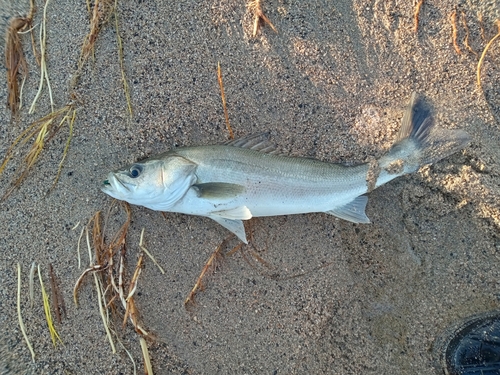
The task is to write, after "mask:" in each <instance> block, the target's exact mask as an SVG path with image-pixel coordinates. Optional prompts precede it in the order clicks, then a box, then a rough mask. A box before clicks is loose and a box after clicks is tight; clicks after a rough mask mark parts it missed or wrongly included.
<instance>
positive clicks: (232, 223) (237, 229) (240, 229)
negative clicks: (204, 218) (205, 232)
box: [208, 215, 248, 244]
mask: <svg viewBox="0 0 500 375" xmlns="http://www.w3.org/2000/svg"><path fill="white" fill-rule="evenodd" d="M208 217H209V218H210V219H212V220H214V221H216V222H217V223H219V224H220V225H222V226H223V227H224V228H226V229H227V230H228V231H230V232H232V233H234V234H235V235H236V236H237V237H238V238H239V239H240V240H241V241H243V242H244V243H246V244H248V241H247V235H246V233H245V226H244V225H243V221H241V220H231V219H226V218H224V217H222V216H217V215H209V216H208Z"/></svg>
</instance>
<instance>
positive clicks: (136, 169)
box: [129, 164, 142, 178]
mask: <svg viewBox="0 0 500 375" xmlns="http://www.w3.org/2000/svg"><path fill="white" fill-rule="evenodd" d="M141 172H142V166H140V165H139V164H134V165H133V166H131V167H130V171H129V175H130V177H132V178H136V177H139V175H140V174H141Z"/></svg>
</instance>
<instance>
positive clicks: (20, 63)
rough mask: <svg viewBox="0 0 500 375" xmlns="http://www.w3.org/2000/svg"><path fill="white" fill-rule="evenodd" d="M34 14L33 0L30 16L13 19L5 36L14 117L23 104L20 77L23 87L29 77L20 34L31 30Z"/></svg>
mask: <svg viewBox="0 0 500 375" xmlns="http://www.w3.org/2000/svg"><path fill="white" fill-rule="evenodd" d="M34 14H35V4H34V2H33V0H31V7H30V12H29V14H28V15H27V16H26V17H14V18H12V19H11V20H10V23H9V26H8V28H7V32H6V34H5V67H6V69H7V75H6V76H7V90H8V106H9V109H10V111H11V113H12V115H16V114H17V112H18V110H19V109H20V107H21V104H22V103H21V89H20V87H19V81H18V76H20V77H21V82H22V83H21V87H22V86H23V84H24V81H25V80H26V77H27V76H28V64H27V63H26V59H25V57H24V52H23V46H22V42H21V37H20V33H21V32H24V31H27V30H29V29H31V25H32V22H33V16H34ZM32 35H33V34H32ZM33 46H34V44H33Z"/></svg>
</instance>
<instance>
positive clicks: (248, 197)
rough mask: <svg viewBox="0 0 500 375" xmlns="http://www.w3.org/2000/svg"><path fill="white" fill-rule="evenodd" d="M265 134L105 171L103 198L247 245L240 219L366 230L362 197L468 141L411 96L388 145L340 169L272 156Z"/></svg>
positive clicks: (169, 153)
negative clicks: (301, 217)
mask: <svg viewBox="0 0 500 375" xmlns="http://www.w3.org/2000/svg"><path fill="white" fill-rule="evenodd" d="M268 138H269V137H268V134H256V135H249V136H246V137H243V138H241V139H237V140H232V141H229V142H226V143H224V144H219V145H206V146H189V147H178V148H174V149H171V150H169V151H167V152H164V153H162V154H159V155H157V156H153V157H150V158H148V159H146V160H143V161H140V162H136V163H133V164H131V165H129V166H127V167H125V168H122V169H119V170H116V171H114V172H110V173H109V174H108V175H107V179H106V180H104V181H103V183H102V186H101V189H102V191H103V192H104V193H106V194H108V195H110V196H111V197H113V198H116V199H118V200H123V201H127V202H128V203H130V204H133V205H138V206H144V207H147V208H149V209H151V210H155V211H163V212H176V213H182V214H188V215H198V216H205V217H208V218H210V219H212V220H214V221H216V222H217V223H219V224H220V225H222V226H223V227H225V228H226V229H228V230H229V231H231V232H232V233H234V234H235V235H236V236H237V237H238V238H239V239H240V240H241V241H243V242H244V243H247V237H246V233H245V228H244V225H243V220H249V219H250V218H252V217H262V216H278V215H292V214H304V213H314V212H324V213H327V214H330V215H333V216H336V217H338V218H340V219H344V220H347V221H350V222H353V223H370V220H369V218H368V217H367V216H366V213H365V208H366V204H367V201H368V198H367V195H366V194H367V193H369V192H371V191H372V190H373V189H375V188H377V187H379V186H382V185H384V184H385V183H387V182H389V181H391V180H393V179H395V178H397V177H400V176H403V175H405V174H408V173H412V172H415V171H417V170H418V169H419V168H420V167H421V166H423V165H426V164H432V163H435V162H437V161H439V160H441V159H443V158H445V157H447V156H449V155H451V154H453V153H455V152H457V151H459V150H461V149H463V148H464V147H465V146H466V145H467V144H468V143H469V142H470V136H469V135H468V133H466V132H465V131H463V130H459V129H457V130H446V129H443V128H439V127H437V126H435V122H434V119H433V117H432V115H431V112H430V110H429V109H427V107H426V106H425V105H424V102H423V100H422V99H421V98H420V97H419V96H418V95H417V94H416V93H413V94H412V96H411V99H410V102H409V105H408V107H407V109H406V110H405V112H404V114H403V118H402V125H401V128H400V130H399V132H398V134H397V136H396V140H395V142H394V144H393V146H392V147H391V148H390V149H389V150H388V152H387V153H386V154H384V155H382V156H381V157H380V158H379V159H375V158H373V161H371V162H369V163H363V164H358V165H347V164H339V163H328V162H324V161H320V160H317V159H312V158H306V157H291V156H285V155H281V154H279V153H278V151H277V150H276V148H275V147H274V145H273V144H272V143H271V142H270V141H269V139H268Z"/></svg>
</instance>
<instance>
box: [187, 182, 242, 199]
mask: <svg viewBox="0 0 500 375" xmlns="http://www.w3.org/2000/svg"><path fill="white" fill-rule="evenodd" d="M193 189H195V190H196V193H197V195H198V197H200V198H205V199H230V198H234V197H236V196H238V195H239V194H241V193H243V192H244V191H245V187H244V186H243V185H238V184H228V183H226V182H207V183H205V184H195V185H193Z"/></svg>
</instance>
